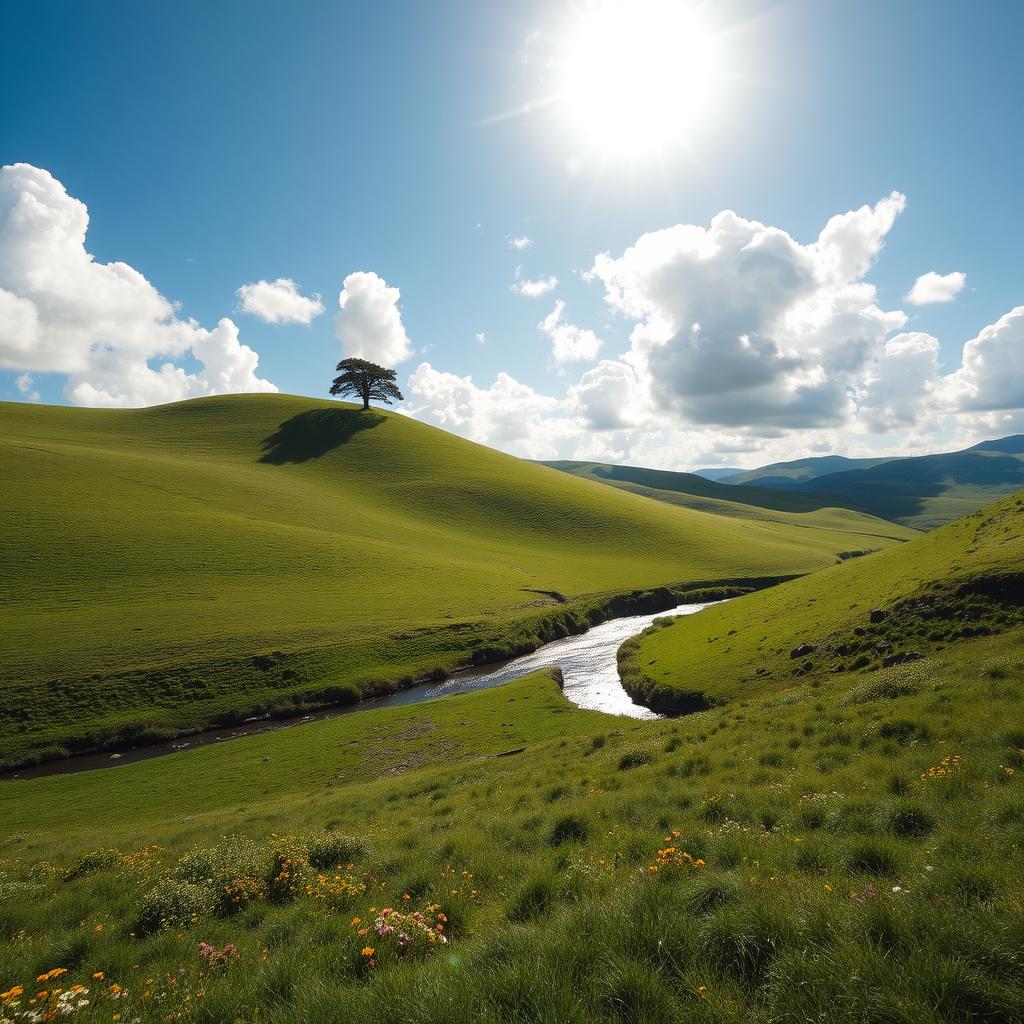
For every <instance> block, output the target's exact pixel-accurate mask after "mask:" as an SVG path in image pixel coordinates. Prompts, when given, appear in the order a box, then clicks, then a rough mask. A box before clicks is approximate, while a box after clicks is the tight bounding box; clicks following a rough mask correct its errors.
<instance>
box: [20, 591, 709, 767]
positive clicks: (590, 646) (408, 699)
mask: <svg viewBox="0 0 1024 1024" xmlns="http://www.w3.org/2000/svg"><path fill="white" fill-rule="evenodd" d="M712 603H714V602H712ZM707 607H708V605H707V604H683V605H679V606H678V607H676V608H672V609H670V610H669V611H663V612H656V613H655V614H653V615H629V616H626V617H625V618H621V619H609V620H608V621H607V622H602V623H601V624H600V625H598V626H594V627H593V628H592V629H589V630H587V632H586V633H581V634H580V635H579V636H568V637H565V638H564V639H562V640H555V641H553V642H552V643H550V644H545V645H544V646H543V647H539V648H538V649H537V650H536V651H534V652H533V654H524V655H523V656H522V657H520V658H513V659H512V660H511V661H506V662H502V663H500V664H498V665H482V666H480V667H479V668H472V669H465V670H463V671H461V672H456V673H455V674H454V675H452V676H450V677H449V678H448V679H445V680H444V681H443V682H440V683H421V684H419V685H417V686H411V687H409V688H408V689H406V690H399V691H398V692H397V693H393V694H390V695H389V696H387V697H378V698H376V699H374V700H366V701H362V702H361V703H359V704H355V705H351V706H346V707H343V708H339V707H332V708H324V709H323V710H321V711H315V712H312V713H311V714H307V715H303V716H302V717H297V718H291V719H265V718H260V719H253V720H251V721H248V722H243V723H242V724H241V725H235V726H230V727H228V728H223V729H208V730H206V731H205V732H201V733H197V734H196V735H194V736H187V737H183V738H181V739H177V740H172V741H170V742H165V743H154V744H152V745H150V746H145V747H134V748H132V749H130V750H125V751H121V752H119V753H116V754H110V753H101V754H81V755H79V756H77V757H69V758H65V759H64V760H62V761H49V762H47V763H45V764H40V765H34V766H33V767H30V768H22V769H20V770H19V771H16V772H4V773H3V774H2V775H0V778H3V779H33V778H39V777H40V776H44V775H66V774H70V773H73V772H81V771H89V770H92V769H95V768H114V767H116V766H118V765H123V764H131V763H133V762H135V761H146V760H149V759H150V758H154V757H162V756H163V755H164V754H173V753H176V752H177V751H180V750H191V749H192V748H193V747H203V746H209V745H210V744H213V743H222V742H224V741H226V740H235V739H242V738H243V737H245V736H254V735H257V734H259V733H267V732H274V731H277V730H278V729H287V728H292V727H294V726H298V725H306V724H308V723H310V722H320V721H323V720H325V719H328V718H338V717H340V716H341V715H350V714H358V713H359V712H361V711H371V710H376V709H379V708H389V707H397V706H399V705H405V704H418V703H419V702H421V701H425V700H434V699H435V698H437V697H448V696H452V695H453V694H456V693H472V692H474V691H476V690H488V689H490V688H491V687H493V686H500V685H501V684H502V683H507V682H508V681H509V680H511V679H518V678H519V677H520V676H525V675H528V674H529V673H530V672H536V671H537V670H538V669H542V668H554V667H555V666H556V665H557V666H558V667H559V668H561V670H562V679H563V692H564V693H565V696H566V697H567V698H568V699H569V700H571V701H572V702H573V703H574V704H577V705H578V706H579V707H581V708H589V709H591V710H593V711H604V712H606V713H607V714H610V715H628V716H630V717H631V718H658V717H659V716H658V715H656V714H655V713H654V712H653V711H650V710H649V709H647V708H645V707H642V706H641V705H639V704H634V703H633V701H632V700H631V699H630V697H629V694H627V693H626V691H625V690H624V689H623V688H622V684H621V683H620V682H619V671H618V664H617V662H616V653H617V652H618V649H619V647H620V646H621V645H622V643H623V642H624V641H625V640H628V639H629V638H630V637H631V636H636V634H637V633H640V632H642V631H643V630H644V629H646V628H647V627H648V626H649V625H650V624H651V623H652V622H653V621H654V620H655V619H657V618H661V617H662V616H666V615H693V614H694V613H695V612H699V611H700V610H701V609H702V608H707Z"/></svg>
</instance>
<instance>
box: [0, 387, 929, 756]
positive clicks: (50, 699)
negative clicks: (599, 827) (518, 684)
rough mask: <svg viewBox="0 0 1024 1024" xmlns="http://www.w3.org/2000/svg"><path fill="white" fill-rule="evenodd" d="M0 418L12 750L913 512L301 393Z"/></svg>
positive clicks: (431, 667) (658, 592)
mask: <svg viewBox="0 0 1024 1024" xmlns="http://www.w3.org/2000/svg"><path fill="white" fill-rule="evenodd" d="M0 419H2V433H0V459H2V475H3V479H4V482H5V486H4V488H3V493H2V498H0V522H2V527H3V534H4V545H3V549H2V552H0V570H2V593H0V597H2V599H3V601H4V603H5V614H4V620H3V624H2V629H3V635H2V641H3V643H2V651H3V653H2V655H0V712H2V714H0V717H2V719H3V722H4V723H5V724H4V726H3V727H2V732H0V738H2V740H3V744H2V745H3V751H4V755H3V756H4V759H5V760H7V761H8V762H17V761H19V760H24V759H26V758H40V757H53V756H62V755H63V754H64V753H66V752H68V751H79V750H87V749H95V748H97V747H100V748H102V747H104V746H110V745H118V744H130V743H142V742H147V741H151V740H153V739H156V738H159V737H161V736H164V735H168V734H175V733H178V732H182V731H186V730H189V729H196V728H200V727H202V726H204V725H206V724H209V723H211V722H216V723H231V722H232V721H237V720H238V719H240V718H242V717H244V716H246V715H249V714H253V713H267V712H270V713H274V714H288V713H292V712H294V711H295V710H297V709H300V708H302V707H305V706H311V705H315V704H323V703H338V702H351V701H355V700H358V699H359V698H361V697H363V696H366V695H372V694H374V693H378V692H384V691H388V690H392V689H394V688H395V687H397V686H399V685H404V684H406V683H408V682H410V681H412V680H413V679H415V678H418V677H422V676H425V675H428V674H431V673H435V674H436V673H438V672H442V671H448V670H451V669H454V668H455V667H457V666H459V665H465V664H468V663H470V662H472V661H474V660H483V659H487V658H492V659H493V658H497V657H501V656H502V655H508V654H511V653H515V652H519V651H523V650H529V649H532V648H533V647H535V646H537V645H538V644H539V643H541V642H543V641H545V640H548V639H553V638H554V637H556V636H559V635H565V634H566V633H567V632H571V631H578V630H580V629H583V628H585V626H586V625H587V624H588V623H590V622H594V621H599V620H600V619H601V618H602V617H604V616H606V615H608V614H610V613H612V612H613V611H618V612H619V613H623V612H626V611H629V610H657V609H660V608H667V607H669V606H671V605H672V604H673V603H675V602H676V601H677V600H678V599H680V597H681V596H682V595H686V594H689V595H690V596H691V597H693V598H694V599H695V598H696V597H697V596H700V592H701V591H702V590H704V591H706V590H707V589H708V588H711V592H712V593H717V594H722V593H735V592H738V589H737V588H739V589H742V588H744V587H750V586H756V585H760V584H761V583H765V582H769V581H772V580H774V579H777V578H778V577H782V576H790V575H794V574H799V573H805V572H809V571H812V570H814V569H817V568H820V567H822V566H825V565H829V564H831V563H833V562H835V561H836V559H837V557H838V555H839V554H840V553H841V552H844V551H849V550H858V549H866V548H875V547H881V546H886V545H888V544H891V543H893V542H894V541H895V540H897V539H900V538H901V537H908V536H911V535H912V534H911V533H910V532H909V531H901V530H900V529H899V528H896V527H891V526H889V525H888V524H881V525H880V524H879V523H878V521H877V520H873V519H870V518H868V517H860V518H856V517H854V518H844V519H843V520H842V521H841V522H836V523H831V524H829V523H820V524H818V525H816V526H813V527H812V528H798V527H795V526H784V525H781V524H778V523H757V522H742V521H738V520H737V519H735V518H731V517H723V516H715V515H708V514H706V513H703V512H699V511H693V510H689V509H684V508H670V507H668V506H667V505H665V504H662V503H659V502H654V501H649V500H647V499H646V498H643V497H639V496H637V495H633V494H627V493H625V492H623V491H619V490H616V489H613V488H609V487H603V486H599V485H597V484H595V483H593V482H590V481H585V480H576V479H573V478H571V477H569V476H567V475H566V474H563V473H556V472H554V471H552V470H550V469H546V468H544V467H541V466H537V465H535V464H532V463H529V462H525V461H522V460H520V459H515V458H512V457H511V456H508V455H504V454H501V453H499V452H496V451H493V450H491V449H488V448H484V447H482V446H480V445H476V444H473V443H471V442H469V441H465V440H463V439H461V438H458V437H455V436H453V435H451V434H448V433H445V432H444V431H441V430H437V429H435V428H432V427H429V426H426V425H424V424H422V423H419V422H417V421H415V420H412V419H410V418H409V417H406V416H403V415H399V414H395V413H389V412H381V411H376V410H374V411H371V412H369V413H363V412H361V411H360V410H357V409H356V408H355V407H353V406H348V405H344V404H341V403H336V402H327V401H316V400H311V399H306V398H297V397H290V396H284V395H235V396H227V397H220V398H207V399H200V400H197V401H190V402H183V403H178V404H175V405H169V406H162V407H156V408H148V409H137V410H98V409H77V408H63V407H39V406H31V405H27V404H4V405H2V406H0ZM723 588H726V589H724V590H723Z"/></svg>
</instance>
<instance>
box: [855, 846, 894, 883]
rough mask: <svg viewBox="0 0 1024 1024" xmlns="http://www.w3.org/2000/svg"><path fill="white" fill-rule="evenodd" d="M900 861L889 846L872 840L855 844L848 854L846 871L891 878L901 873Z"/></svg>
mask: <svg viewBox="0 0 1024 1024" xmlns="http://www.w3.org/2000/svg"><path fill="white" fill-rule="evenodd" d="M899 869H900V866H899V861H898V860H897V858H896V856H895V854H894V853H893V852H892V850H890V849H889V848H888V847H887V846H885V845H883V844H882V843H878V842H874V841H872V840H865V841H864V842H861V843H855V844H854V845H853V846H851V847H850V848H849V850H847V853H846V870H847V871H850V872H853V873H858V872H859V873H864V874H868V875H883V876H886V877H891V876H892V875H896V874H898V873H899Z"/></svg>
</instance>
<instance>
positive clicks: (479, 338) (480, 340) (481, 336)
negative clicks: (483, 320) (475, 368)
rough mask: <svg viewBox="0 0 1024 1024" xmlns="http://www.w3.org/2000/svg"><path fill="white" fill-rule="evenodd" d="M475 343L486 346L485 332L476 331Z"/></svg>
mask: <svg viewBox="0 0 1024 1024" xmlns="http://www.w3.org/2000/svg"><path fill="white" fill-rule="evenodd" d="M476 342H477V344H478V345H486V344H487V334H486V332H484V331H477V332H476Z"/></svg>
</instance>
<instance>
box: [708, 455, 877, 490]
mask: <svg viewBox="0 0 1024 1024" xmlns="http://www.w3.org/2000/svg"><path fill="white" fill-rule="evenodd" d="M888 461H889V460H888V459H884V458H883V459H848V458H846V456H845V455H819V456H817V457H816V458H810V459H794V460H793V461H792V462H773V463H772V464H771V465H769V466H759V467H758V468H757V469H747V470H740V471H739V472H737V473H735V474H733V475H732V476H729V477H726V478H725V479H726V480H727V481H728V482H729V483H730V484H756V485H757V486H759V487H791V486H793V484H796V483H799V482H801V481H804V480H816V479H817V478H818V477H821V476H826V475H828V474H833V473H843V472H846V471H848V470H855V469H870V468H871V467H872V466H880V465H882V463H884V462H888Z"/></svg>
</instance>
